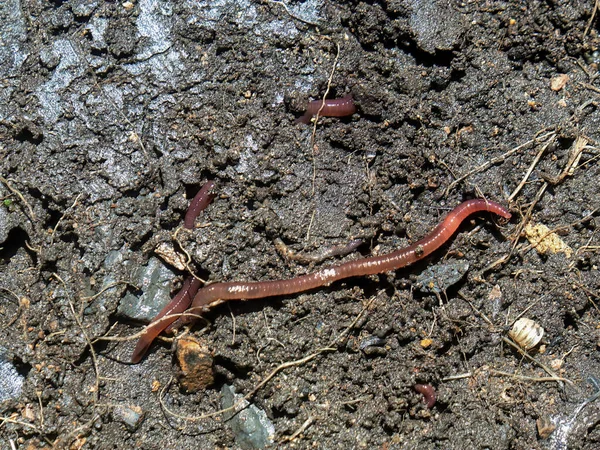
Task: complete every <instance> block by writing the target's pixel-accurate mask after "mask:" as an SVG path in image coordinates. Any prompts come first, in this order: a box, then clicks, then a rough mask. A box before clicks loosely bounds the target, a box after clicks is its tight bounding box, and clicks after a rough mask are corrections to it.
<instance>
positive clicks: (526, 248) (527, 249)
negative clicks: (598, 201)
mask: <svg viewBox="0 0 600 450" xmlns="http://www.w3.org/2000/svg"><path fill="white" fill-rule="evenodd" d="M596 212H598V208H596V209H594V210H593V211H592V212H590V213H589V214H586V215H585V216H584V217H583V218H581V219H579V220H576V221H575V222H571V223H570V224H568V225H562V226H559V227H556V228H553V229H552V230H549V231H547V232H546V233H544V234H543V235H542V237H540V238H538V241H537V242H535V243H533V244H529V245H527V246H525V247H523V248H522V249H520V250H519V254H520V255H524V254H525V253H527V252H528V251H529V250H531V249H532V248H536V247H538V246H539V245H540V244H541V243H542V242H543V241H544V239H546V238H547V237H548V236H550V235H551V234H554V233H557V232H559V231H563V230H568V229H569V228H573V227H574V226H577V225H579V224H581V223H584V222H586V221H587V220H588V219H590V218H591V217H593V216H594V214H596ZM576 253H577V252H576Z"/></svg>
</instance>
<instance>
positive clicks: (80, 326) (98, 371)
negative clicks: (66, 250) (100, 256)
mask: <svg viewBox="0 0 600 450" xmlns="http://www.w3.org/2000/svg"><path fill="white" fill-rule="evenodd" d="M52 276H53V277H54V278H56V279H57V280H58V281H60V282H61V283H62V285H63V287H64V289H65V296H66V298H67V302H69V307H70V308H71V313H72V314H73V318H74V319H75V322H77V326H79V328H80V329H81V333H82V334H83V338H84V339H85V341H86V342H87V345H88V346H89V347H90V354H91V355H92V362H93V364H94V372H95V374H96V385H95V392H94V404H96V403H98V398H99V395H100V369H99V367H98V358H97V356H96V350H94V345H93V344H92V341H91V340H90V337H89V336H88V334H87V332H86V331H85V328H84V326H83V323H82V322H81V319H80V318H79V316H78V315H77V313H76V312H75V307H74V306H73V302H72V301H71V296H70V295H69V290H68V288H67V284H66V283H65V281H64V280H63V279H62V278H61V277H60V275H58V274H57V273H53V274H52Z"/></svg>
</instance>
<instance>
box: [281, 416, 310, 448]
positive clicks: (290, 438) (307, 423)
mask: <svg viewBox="0 0 600 450" xmlns="http://www.w3.org/2000/svg"><path fill="white" fill-rule="evenodd" d="M314 421H315V418H314V417H313V416H308V419H306V420H305V421H304V423H303V424H302V425H300V427H299V428H298V429H297V430H296V431H294V433H292V434H291V435H290V436H284V437H283V438H282V439H281V440H280V441H279V443H280V444H283V443H285V442H291V441H293V440H294V439H296V438H297V437H298V436H299V435H300V434H301V433H303V432H304V431H305V430H306V429H307V428H308V427H310V426H311V425H312V423H313V422H314Z"/></svg>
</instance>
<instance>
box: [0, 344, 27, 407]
mask: <svg viewBox="0 0 600 450" xmlns="http://www.w3.org/2000/svg"><path fill="white" fill-rule="evenodd" d="M23 382H24V378H23V376H22V375H20V374H19V372H17V369H16V368H15V366H14V365H13V364H12V363H11V362H10V361H9V360H8V359H7V357H6V356H5V350H4V349H3V348H2V347H0V402H3V401H4V400H9V399H14V398H18V397H19V396H20V395H21V391H22V390H23Z"/></svg>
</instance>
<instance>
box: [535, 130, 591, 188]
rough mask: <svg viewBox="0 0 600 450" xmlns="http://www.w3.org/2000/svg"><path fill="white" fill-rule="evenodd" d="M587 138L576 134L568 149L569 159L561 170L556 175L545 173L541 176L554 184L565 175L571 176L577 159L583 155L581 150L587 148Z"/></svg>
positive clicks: (576, 164) (577, 163)
mask: <svg viewBox="0 0 600 450" xmlns="http://www.w3.org/2000/svg"><path fill="white" fill-rule="evenodd" d="M588 142H589V140H588V139H587V138H586V137H583V136H577V139H575V142H574V143H573V145H572V146H571V148H570V149H569V159H568V161H567V164H566V165H565V168H564V169H563V171H562V172H561V173H560V174H558V175H557V176H556V177H552V176H549V175H547V174H542V177H543V178H544V179H545V180H546V181H547V182H548V183H550V184H552V185H555V184H558V183H560V182H561V181H562V180H564V179H565V177H567V176H570V177H571V176H573V174H574V173H575V169H576V168H577V166H578V165H579V160H580V159H581V155H583V151H584V150H585V149H586V148H588V147H587V144H588Z"/></svg>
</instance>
